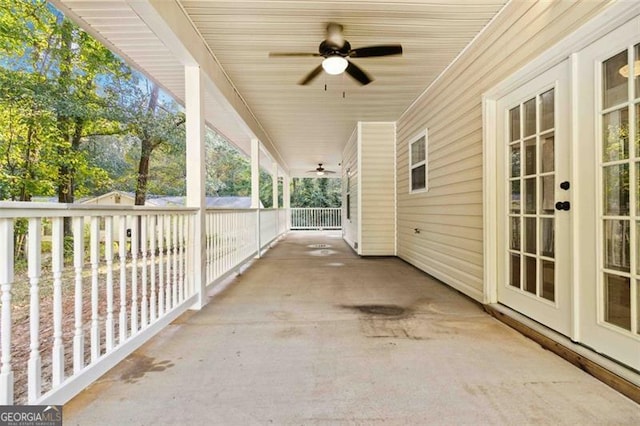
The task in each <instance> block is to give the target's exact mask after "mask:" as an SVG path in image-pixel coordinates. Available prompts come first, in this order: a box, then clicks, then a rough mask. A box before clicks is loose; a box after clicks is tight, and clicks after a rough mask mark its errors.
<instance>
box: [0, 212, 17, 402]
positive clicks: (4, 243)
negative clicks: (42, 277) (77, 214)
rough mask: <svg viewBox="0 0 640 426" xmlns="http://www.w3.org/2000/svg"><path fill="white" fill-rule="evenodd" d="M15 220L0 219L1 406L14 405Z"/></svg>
mask: <svg viewBox="0 0 640 426" xmlns="http://www.w3.org/2000/svg"><path fill="white" fill-rule="evenodd" d="M13 238H14V237H13V219H0V266H1V267H0V292H1V295H0V301H2V309H1V312H0V318H1V320H2V322H0V333H1V334H2V335H1V337H0V348H1V349H2V356H1V357H0V404H1V405H11V404H13V371H12V369H11V325H12V322H11V287H12V285H13V266H14V265H13V262H14V254H13Z"/></svg>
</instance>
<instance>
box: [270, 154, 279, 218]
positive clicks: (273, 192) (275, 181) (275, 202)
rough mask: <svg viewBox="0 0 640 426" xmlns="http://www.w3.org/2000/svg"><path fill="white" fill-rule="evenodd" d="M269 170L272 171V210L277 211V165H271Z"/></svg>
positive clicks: (274, 163)
mask: <svg viewBox="0 0 640 426" xmlns="http://www.w3.org/2000/svg"><path fill="white" fill-rule="evenodd" d="M271 164H272V166H271V170H273V171H272V172H271V180H272V181H273V191H272V194H273V203H272V206H273V208H274V209H277V208H278V207H279V206H278V163H276V162H275V161H274V162H273V163H271Z"/></svg>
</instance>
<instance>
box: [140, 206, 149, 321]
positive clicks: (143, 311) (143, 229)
mask: <svg viewBox="0 0 640 426" xmlns="http://www.w3.org/2000/svg"><path fill="white" fill-rule="evenodd" d="M148 218H149V216H146V215H145V216H140V220H141V224H140V252H141V253H142V281H141V283H140V285H141V286H142V301H141V302H140V305H141V308H140V323H141V324H140V328H146V327H147V324H148V316H149V313H148V310H147V309H148V300H147V282H148V276H147V230H148V227H149V223H148V220H147V219H148Z"/></svg>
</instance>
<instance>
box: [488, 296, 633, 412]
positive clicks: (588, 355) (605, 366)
mask: <svg viewBox="0 0 640 426" xmlns="http://www.w3.org/2000/svg"><path fill="white" fill-rule="evenodd" d="M484 309H485V311H487V313H489V314H490V315H492V316H493V317H495V318H496V319H498V320H499V321H501V322H503V323H505V324H506V325H508V326H509V327H511V328H513V329H514V330H516V331H518V332H519V333H521V334H523V335H524V336H526V337H528V338H530V339H531V340H533V341H534V342H536V343H538V344H539V345H540V346H542V347H543V348H545V349H547V350H549V351H551V352H553V353H555V354H556V355H559V356H560V357H562V358H564V359H565V360H567V361H569V362H570V363H571V364H573V365H575V366H576V367H578V368H580V369H581V370H583V371H585V372H587V373H589V374H590V375H592V376H593V377H595V378H596V379H598V380H600V381H601V382H603V383H605V384H606V385H608V386H610V387H612V388H613V389H615V390H617V391H618V392H620V393H621V394H623V395H625V396H626V397H628V398H629V399H631V400H633V401H635V402H637V403H638V404H640V372H637V371H635V370H633V369H631V368H628V367H626V366H623V365H621V364H619V363H617V362H615V361H613V360H612V359H610V358H607V357H605V356H603V355H601V354H599V353H597V352H595V351H593V350H592V349H589V348H587V347H585V346H582V345H580V344H577V343H575V342H572V341H571V340H570V339H568V338H567V337H566V336H563V335H562V334H560V333H557V332H555V331H553V330H551V329H550V328H547V327H545V326H543V325H542V324H540V323H538V322H536V321H534V320H532V319H530V318H528V317H526V316H524V315H522V314H520V313H518V312H516V311H514V310H513V309H510V308H508V307H506V306H504V305H500V304H489V305H484Z"/></svg>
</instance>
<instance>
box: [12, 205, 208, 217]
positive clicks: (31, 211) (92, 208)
mask: <svg viewBox="0 0 640 426" xmlns="http://www.w3.org/2000/svg"><path fill="white" fill-rule="evenodd" d="M196 211H198V210H197V209H194V208H190V207H149V206H114V205H90V204H64V203H33V202H28V201H0V218H11V217H25V218H26V217H73V216H103V215H104V216H109V215H114V214H117V213H121V214H123V215H124V214H127V215H132V216H144V215H146V214H189V213H195V212H196Z"/></svg>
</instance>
